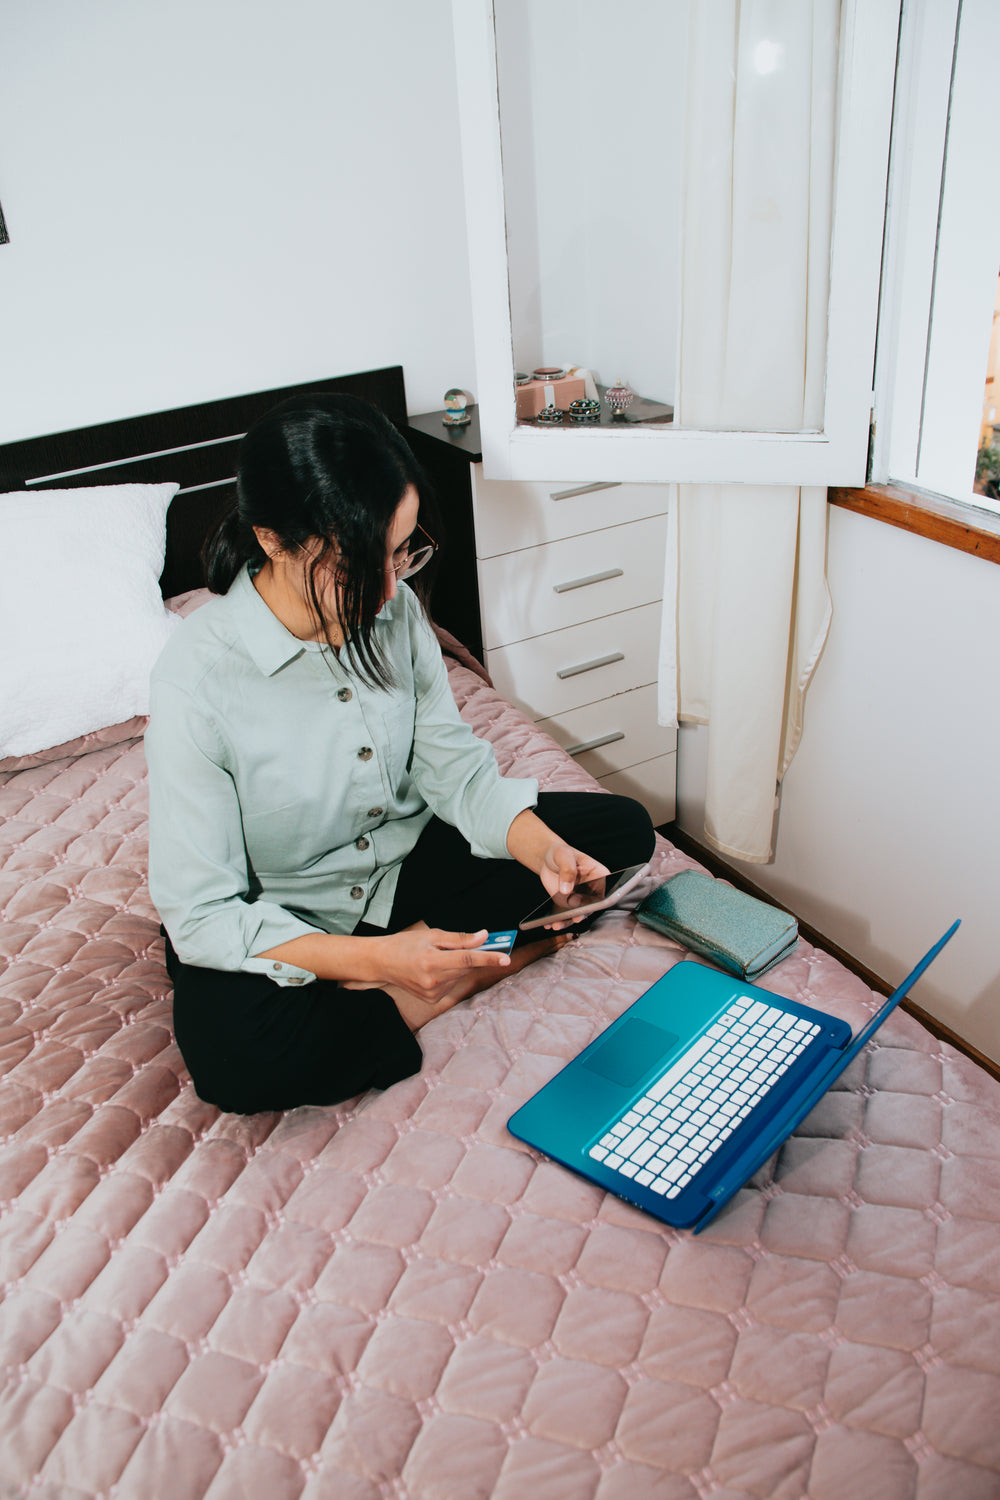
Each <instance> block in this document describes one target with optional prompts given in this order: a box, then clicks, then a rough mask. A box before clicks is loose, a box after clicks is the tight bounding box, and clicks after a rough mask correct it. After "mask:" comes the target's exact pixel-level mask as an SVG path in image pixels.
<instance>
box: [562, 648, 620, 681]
mask: <svg viewBox="0 0 1000 1500" xmlns="http://www.w3.org/2000/svg"><path fill="white" fill-rule="evenodd" d="M624 660H625V652H624V651H612V652H611V654H610V656H595V657H594V659H593V661H582V662H581V663H580V665H579V666H578V667H560V669H559V671H558V672H557V673H556V676H557V677H561V678H565V677H578V676H579V675H580V673H581V672H593V670H594V668H595V667H610V666H611V665H612V663H613V662H616V661H624Z"/></svg>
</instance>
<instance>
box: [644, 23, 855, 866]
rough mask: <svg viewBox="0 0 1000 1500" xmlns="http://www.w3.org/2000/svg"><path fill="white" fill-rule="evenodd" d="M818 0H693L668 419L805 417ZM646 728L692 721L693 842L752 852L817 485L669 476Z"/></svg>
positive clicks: (824, 617) (816, 532) (800, 618)
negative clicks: (676, 333) (698, 799)
mask: <svg viewBox="0 0 1000 1500" xmlns="http://www.w3.org/2000/svg"><path fill="white" fill-rule="evenodd" d="M838 19H839V5H838V0H695V3H694V5H693V6H692V21H691V25H692V34H691V56H690V59H689V105H688V121H687V140H686V145H685V174H684V178H685V183H684V203H683V227H682V237H683V244H682V289H681V303H682V312H681V340H680V373H679V391H678V401H677V413H678V421H679V422H681V423H683V424H684V425H685V426H687V427H697V428H706V429H708V428H713V429H722V430H741V429H742V430H754V431H777V432H780V431H798V430H800V429H810V428H811V429H818V428H820V427H821V426H822V417H823V375H824V366H825V358H826V314H827V297H828V285H829V246H830V226H831V201H832V185H833V143H834V123H835V121H834V110H835V95H836V78H837V42H838ZM672 515H673V517H674V521H673V525H674V526H675V527H676V531H675V533H674V535H673V536H672V538H671V545H670V546H669V547H668V562H667V577H666V580H665V588H664V600H665V601H668V600H672V599H676V601H677V608H676V616H675V615H674V612H673V611H672V610H671V609H670V608H669V605H665V608H664V627H663V638H662V642H661V656H660V720H661V722H662V723H676V722H677V721H678V719H680V721H682V722H683V721H688V722H694V723H700V724H707V725H708V726H709V728H708V763H707V783H706V793H705V830H704V832H705V837H706V839H707V840H708V841H709V842H710V843H711V844H713V845H714V846H715V847H716V848H718V849H719V850H721V851H723V852H724V853H726V854H729V855H733V856H735V857H736V858H738V859H741V860H748V861H752V862H756V863H764V862H766V861H768V860H769V859H770V858H771V857H772V840H773V827H774V818H775V811H776V805H777V790H778V787H779V785H780V781H781V778H782V776H783V775H784V773H785V771H786V770H787V768H788V765H789V763H790V761H791V759H792V756H793V755H794V753H795V749H796V747H797V745H798V742H799V738H800V735H801V732H802V717H803V698H804V695H805V690H806V687H807V685H808V683H809V679H810V677H811V676H812V673H813V670H814V668H815V666H816V663H817V661H818V660H819V656H820V653H821V651H822V649H823V644H824V642H825V639H826V634H827V630H828V628H829V623H830V614H831V610H830V598H829V592H828V590H827V585H826V572H825V569H826V491H825V490H823V489H815V488H812V489H805V488H803V489H793V488H790V487H789V486H783V485H774V486H767V485H753V486H749V485H680V486H678V491H677V503H676V505H674V506H673V507H672Z"/></svg>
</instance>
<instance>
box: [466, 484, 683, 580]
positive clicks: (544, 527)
mask: <svg viewBox="0 0 1000 1500" xmlns="http://www.w3.org/2000/svg"><path fill="white" fill-rule="evenodd" d="M472 493H473V510H474V514H475V526H476V552H477V554H478V556H479V557H496V556H497V555H498V554H499V553H501V552H513V551H515V550H516V549H517V548H519V547H534V546H537V545H538V543H539V542H553V541H558V539H559V538H560V537H564V536H579V535H580V534H581V533H582V532H585V531H597V530H600V529H601V528H602V527H604V526H616V525H619V524H621V523H622V522H625V521H638V520H641V519H642V518H643V517H644V516H656V515H662V514H664V513H665V512H666V509H667V496H668V486H667V485H665V484H593V483H588V482H587V481H586V480H580V481H578V482H577V483H573V482H572V481H571V480H568V481H567V482H566V483H565V484H561V483H559V484H556V483H552V482H551V481H546V480H534V479H518V480H509V479H485V478H484V477H483V467H482V464H476V466H475V467H474V469H473V476H472Z"/></svg>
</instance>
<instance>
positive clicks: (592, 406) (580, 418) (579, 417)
mask: <svg viewBox="0 0 1000 1500" xmlns="http://www.w3.org/2000/svg"><path fill="white" fill-rule="evenodd" d="M569 419H570V421H571V422H599V421H600V420H601V406H600V402H599V401H587V400H584V401H571V402H570V404H569Z"/></svg>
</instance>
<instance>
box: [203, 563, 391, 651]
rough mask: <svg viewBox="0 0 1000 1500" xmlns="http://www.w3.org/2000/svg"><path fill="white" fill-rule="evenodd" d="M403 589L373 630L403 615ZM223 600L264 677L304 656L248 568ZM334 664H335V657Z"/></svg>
mask: <svg viewBox="0 0 1000 1500" xmlns="http://www.w3.org/2000/svg"><path fill="white" fill-rule="evenodd" d="M403 589H406V590H407V592H409V586H408V585H407V584H405V583H404V584H401V586H400V588H399V591H398V592H397V594H396V597H395V599H391V600H388V601H387V602H386V603H385V604H383V606H382V608H381V609H380V610H379V612H378V614H377V615H376V616H375V628H376V630H379V631H381V630H385V629H386V628H387V627H389V626H391V624H392V623H393V621H394V620H395V619H396V617H397V615H399V614H401V613H403V612H405V608H406V603H405V599H404V596H403ZM226 598H227V599H229V600H230V601H231V607H232V613H233V619H234V620H235V622H236V625H237V627H238V629H239V632H240V636H241V638H242V640H243V643H244V645H245V646H246V648H247V650H248V651H249V653H250V655H251V657H252V658H253V660H254V662H255V663H256V665H257V666H258V667H259V668H260V670H261V671H262V672H263V674H264V676H265V677H273V676H274V674H275V672H280V670H281V668H282V667H284V666H287V665H288V663H289V662H290V661H294V660H295V658H296V657H297V656H302V655H304V654H305V652H306V651H307V649H308V646H307V643H306V642H305V641H300V640H299V638H298V636H297V635H292V632H291V631H290V630H288V629H287V628H286V627H285V626H284V625H282V623H281V621H280V620H279V619H278V617H277V615H276V614H274V613H273V611H272V610H271V609H269V608H268V606H267V605H266V604H265V603H264V601H263V599H262V598H261V597H260V595H259V594H258V592H257V590H256V589H255V588H254V586H253V579H252V577H251V576H250V566H249V564H247V565H246V566H245V567H244V568H243V569H242V570H241V571H240V572H239V573H238V574H237V575H236V578H235V579H234V580H233V582H232V584H231V585H230V587H229V592H228V594H227V595H226ZM333 661H334V662H337V661H338V658H337V656H336V655H335V654H333Z"/></svg>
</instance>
